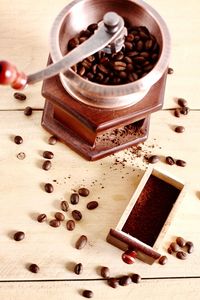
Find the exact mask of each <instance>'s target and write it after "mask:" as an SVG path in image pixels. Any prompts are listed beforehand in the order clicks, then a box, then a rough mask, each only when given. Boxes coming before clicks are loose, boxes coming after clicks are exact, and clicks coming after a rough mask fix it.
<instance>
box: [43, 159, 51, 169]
mask: <svg viewBox="0 0 200 300" xmlns="http://www.w3.org/2000/svg"><path fill="white" fill-rule="evenodd" d="M42 169H43V170H45V171H48V170H50V169H51V161H50V160H45V161H44V162H43V164H42Z"/></svg>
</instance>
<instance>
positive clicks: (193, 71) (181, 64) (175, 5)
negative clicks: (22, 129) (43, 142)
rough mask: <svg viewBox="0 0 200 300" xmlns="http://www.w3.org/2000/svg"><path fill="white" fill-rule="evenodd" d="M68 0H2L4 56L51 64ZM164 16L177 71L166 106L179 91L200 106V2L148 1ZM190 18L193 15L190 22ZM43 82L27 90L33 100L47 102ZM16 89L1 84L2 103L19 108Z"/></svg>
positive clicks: (26, 66) (29, 65) (28, 65)
mask: <svg viewBox="0 0 200 300" xmlns="http://www.w3.org/2000/svg"><path fill="white" fill-rule="evenodd" d="M67 3H69V0H67V1H66V0H65V1H64V0H60V1H59V2H57V1H53V0H49V1H47V0H43V1H41V2H40V3H38V4H35V3H34V2H33V1H32V0H19V1H11V5H8V2H7V1H6V0H0V15H1V19H0V42H1V47H0V58H1V59H7V60H10V61H11V62H13V63H15V64H16V65H17V66H18V68H19V69H22V70H24V71H25V72H26V73H31V72H33V71H37V70H39V69H40V68H43V67H44V66H45V65H46V61H47V57H48V53H49V34H50V29H51V25H52V22H53V20H54V18H55V17H56V15H57V14H58V12H59V11H60V10H61V9H62V8H63V7H64V6H65V5H66V4H67ZM148 3H149V4H150V5H152V6H153V7H154V8H155V9H156V10H157V11H158V12H159V13H160V14H161V16H163V18H164V19H165V21H166V23H167V25H168V27H169V29H170V32H171V36H172V54H171V61H170V65H171V66H172V67H173V68H174V70H175V73H174V75H171V76H168V81H167V88H166V95H165V105H164V107H165V108H170V107H174V106H175V105H176V101H175V100H176V98H177V97H185V98H186V99H188V102H189V106H190V107H191V108H199V107H198V101H199V94H200V85H199V77H200V70H199V67H198V66H199V64H200V39H199V35H198V32H199V31H200V19H199V10H200V2H199V1H198V0H191V1H190V3H188V4H187V5H182V2H181V1H180V0H178V1H176V2H174V1H172V0H169V1H159V0H150V1H148ZM186 20H189V21H188V22H187V25H186ZM40 90H41V83H38V84H36V85H35V86H32V87H28V89H27V90H26V93H27V96H28V104H29V105H31V106H33V107H34V108H43V106H44V99H43V98H42V97H41V93H40ZM12 95H13V91H12V90H10V89H8V88H2V87H1V97H0V109H16V108H18V109H20V108H22V107H23V104H22V103H19V101H16V100H13V97H12Z"/></svg>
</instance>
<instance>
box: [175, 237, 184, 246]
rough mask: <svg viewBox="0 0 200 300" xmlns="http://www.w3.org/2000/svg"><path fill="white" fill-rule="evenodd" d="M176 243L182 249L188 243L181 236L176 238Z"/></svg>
mask: <svg viewBox="0 0 200 300" xmlns="http://www.w3.org/2000/svg"><path fill="white" fill-rule="evenodd" d="M176 243H177V244H178V245H179V246H180V247H181V248H183V247H185V244H186V241H185V240H184V238H182V237H181V236H179V237H177V238H176Z"/></svg>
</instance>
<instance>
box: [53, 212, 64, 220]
mask: <svg viewBox="0 0 200 300" xmlns="http://www.w3.org/2000/svg"><path fill="white" fill-rule="evenodd" d="M54 217H55V218H56V220H58V221H64V220H65V216H64V215H63V214H62V213H61V212H56V213H55V215H54Z"/></svg>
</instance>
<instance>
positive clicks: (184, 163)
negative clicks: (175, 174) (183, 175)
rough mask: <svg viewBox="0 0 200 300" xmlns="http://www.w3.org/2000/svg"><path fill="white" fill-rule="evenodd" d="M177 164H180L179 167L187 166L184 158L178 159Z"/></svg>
mask: <svg viewBox="0 0 200 300" xmlns="http://www.w3.org/2000/svg"><path fill="white" fill-rule="evenodd" d="M176 165H177V166H179V167H185V166H186V161H184V160H182V159H177V161H176Z"/></svg>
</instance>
